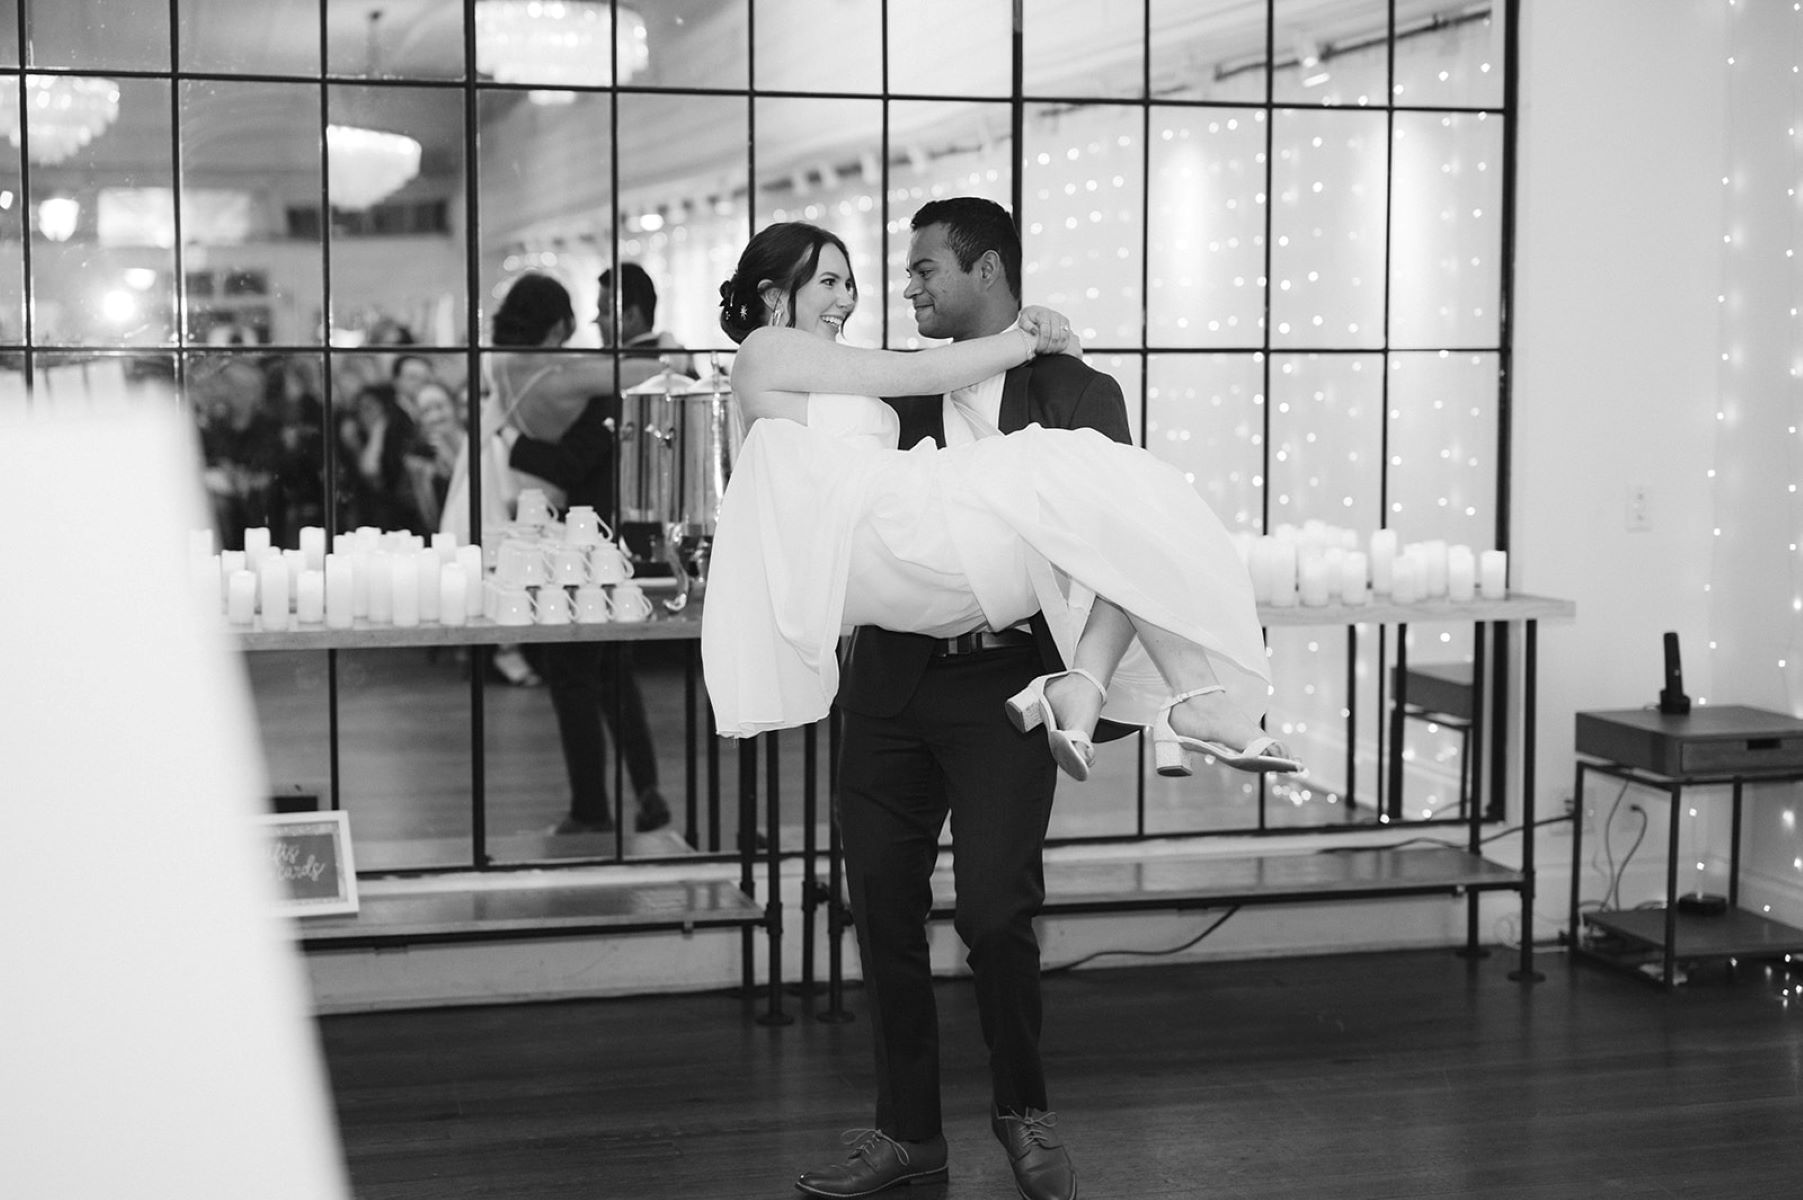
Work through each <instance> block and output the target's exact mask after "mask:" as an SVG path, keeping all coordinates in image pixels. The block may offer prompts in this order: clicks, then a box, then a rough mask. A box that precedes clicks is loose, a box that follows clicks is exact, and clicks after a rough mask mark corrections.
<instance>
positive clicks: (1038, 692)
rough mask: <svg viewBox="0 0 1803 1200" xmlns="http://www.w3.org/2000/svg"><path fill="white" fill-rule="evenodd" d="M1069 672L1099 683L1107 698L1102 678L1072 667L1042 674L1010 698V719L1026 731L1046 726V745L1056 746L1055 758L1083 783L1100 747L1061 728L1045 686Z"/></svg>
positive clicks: (1053, 755) (1060, 765) (1053, 752)
mask: <svg viewBox="0 0 1803 1200" xmlns="http://www.w3.org/2000/svg"><path fill="white" fill-rule="evenodd" d="M1066 675H1081V676H1082V677H1083V678H1085V679H1087V680H1089V682H1091V683H1093V684H1094V685H1095V688H1096V691H1098V692H1100V693H1101V694H1102V697H1103V698H1104V699H1106V698H1107V696H1108V689H1107V688H1106V687H1105V686H1103V684H1102V681H1101V680H1100V679H1097V678H1096V677H1095V676H1094V675H1091V674H1090V673H1089V672H1088V671H1085V670H1084V669H1083V668H1082V667H1072V668H1071V669H1070V670H1068V671H1058V672H1054V673H1053V674H1051V675H1041V676H1040V677H1039V678H1038V679H1035V680H1034V681H1033V682H1032V683H1029V684H1028V685H1027V686H1026V687H1024V688H1022V689H1021V690H1020V691H1019V692H1017V693H1016V694H1015V695H1014V696H1012V697H1010V698H1009V700H1008V721H1009V723H1010V724H1012V725H1013V726H1014V727H1015V728H1016V729H1018V730H1020V731H1021V732H1022V733H1027V732H1029V731H1030V730H1034V729H1038V728H1039V727H1040V726H1041V725H1044V726H1045V739H1046V744H1047V745H1049V746H1050V747H1051V749H1052V758H1053V760H1054V761H1055V762H1057V764H1058V766H1059V768H1060V769H1061V770H1063V772H1064V773H1065V774H1066V775H1069V776H1070V777H1071V778H1072V779H1075V780H1076V781H1077V782H1078V783H1082V782H1084V781H1085V780H1087V779H1088V778H1089V767H1090V764H1091V763H1093V762H1095V760H1096V748H1095V745H1094V743H1092V742H1091V741H1090V740H1089V738H1088V737H1087V736H1086V735H1084V734H1081V733H1077V732H1076V731H1075V730H1070V729H1060V728H1058V718H1057V715H1056V714H1054V713H1053V712H1052V702H1051V701H1050V700H1048V699H1046V694H1045V686H1046V684H1048V683H1050V682H1051V681H1052V680H1054V679H1059V678H1062V677H1063V676H1066Z"/></svg>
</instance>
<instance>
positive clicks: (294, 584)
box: [282, 550, 307, 608]
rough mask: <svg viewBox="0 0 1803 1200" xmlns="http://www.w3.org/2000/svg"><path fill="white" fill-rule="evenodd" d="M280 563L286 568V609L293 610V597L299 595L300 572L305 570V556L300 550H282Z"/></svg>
mask: <svg viewBox="0 0 1803 1200" xmlns="http://www.w3.org/2000/svg"><path fill="white" fill-rule="evenodd" d="M282 562H284V563H285V564H287V567H288V607H290V608H293V607H294V600H295V597H297V596H298V595H300V577H301V572H302V571H305V570H306V569H307V555H306V553H305V552H304V551H300V550H284V551H282Z"/></svg>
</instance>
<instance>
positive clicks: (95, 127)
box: [0, 75, 119, 166]
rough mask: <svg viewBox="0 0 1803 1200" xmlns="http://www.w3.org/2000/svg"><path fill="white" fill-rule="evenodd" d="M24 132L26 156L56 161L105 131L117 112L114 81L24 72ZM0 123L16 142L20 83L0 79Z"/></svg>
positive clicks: (44, 160) (7, 134) (8, 139)
mask: <svg viewBox="0 0 1803 1200" xmlns="http://www.w3.org/2000/svg"><path fill="white" fill-rule="evenodd" d="M25 111H26V114H27V119H26V127H25V133H26V134H28V135H29V136H30V138H31V161H32V162H34V163H40V164H43V165H46V166H49V165H52V164H55V163H60V162H62V161H64V160H65V159H67V158H69V157H70V156H72V155H73V154H74V153H75V152H76V151H77V150H80V149H81V148H82V147H84V146H86V145H87V144H88V143H89V142H91V141H93V140H94V139H95V138H97V137H99V136H100V135H101V134H102V133H105V132H106V129H107V127H108V126H109V125H111V124H112V123H113V121H114V120H115V119H117V117H118V116H119V85H118V84H117V83H114V82H113V81H112V80H110V79H99V78H95V77H92V76H84V75H27V76H26V77H25ZM0 125H3V126H4V127H5V129H6V139H7V141H9V142H11V143H12V144H13V145H14V146H15V147H16V146H18V145H19V143H20V141H21V140H22V139H21V137H20V130H19V89H18V86H17V85H16V84H14V83H10V82H9V83H6V84H4V85H0Z"/></svg>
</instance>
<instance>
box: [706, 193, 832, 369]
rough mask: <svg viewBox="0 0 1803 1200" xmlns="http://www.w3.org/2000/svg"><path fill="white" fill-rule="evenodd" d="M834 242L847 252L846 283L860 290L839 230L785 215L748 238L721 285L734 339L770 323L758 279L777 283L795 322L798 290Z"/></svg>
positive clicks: (725, 323)
mask: <svg viewBox="0 0 1803 1200" xmlns="http://www.w3.org/2000/svg"><path fill="white" fill-rule="evenodd" d="M824 246H836V247H838V250H839V253H841V254H843V255H845V286H846V287H847V288H849V289H850V291H851V294H852V295H854V296H855V295H857V294H858V282H857V280H856V279H854V278H853V277H852V274H851V252H850V251H848V250H846V248H845V243H844V242H842V241H840V240H839V238H838V236H837V235H835V234H831V233H828V232H827V231H826V230H824V229H822V228H820V227H819V226H818V225H809V224H808V223H807V222H805V221H783V222H781V223H779V224H776V225H770V226H767V227H765V228H764V229H762V230H760V231H759V232H758V234H757V236H756V237H754V238H752V239H751V241H749V242H748V243H746V245H745V252H744V253H743V254H741V255H739V265H738V268H737V269H736V270H734V271H733V273H732V278H731V279H728V280H727V281H726V282H725V283H723V284H721V285H720V328H721V329H723V330H725V331H726V336H727V337H729V338H731V339H732V340H733V341H734V342H735V343H736V342H742V341H744V340H745V339H746V338H747V337H749V336H750V335H751V331H752V330H754V329H761V328H763V327H764V326H765V325H768V324H770V321H771V313H770V306H769V305H768V304H766V303H765V302H764V295H763V292H762V291H760V290H759V288H758V284H759V283H760V282H762V283H763V284H765V286H766V287H778V288H781V289H782V290H783V293H784V294H785V295H786V296H787V297H788V301H789V302H788V304H787V305H785V306H784V307H785V308H786V309H787V310H788V316H787V321H788V323H789V324H794V322H795V315H794V314H795V293H796V292H797V291H798V290H799V289H800V288H801V285H802V284H804V283H806V282H807V281H808V280H810V279H812V278H814V272H815V271H816V270H818V269H819V267H820V250H821V248H822V247H824Z"/></svg>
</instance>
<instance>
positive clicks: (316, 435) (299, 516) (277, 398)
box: [269, 358, 326, 545]
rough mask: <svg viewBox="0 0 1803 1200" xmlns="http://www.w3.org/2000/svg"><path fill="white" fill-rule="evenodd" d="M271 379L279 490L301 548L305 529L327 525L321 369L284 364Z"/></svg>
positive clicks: (302, 361) (298, 361)
mask: <svg viewBox="0 0 1803 1200" xmlns="http://www.w3.org/2000/svg"><path fill="white" fill-rule="evenodd" d="M269 373H270V376H271V378H270V380H269V394H270V400H271V403H272V404H273V405H274V406H275V411H276V412H277V413H278V414H279V417H280V421H281V426H282V462H281V465H280V466H279V467H278V468H277V484H278V486H279V487H280V488H281V491H282V495H283V497H284V498H285V501H286V508H287V516H288V523H289V525H290V526H291V527H292V529H291V534H292V536H293V538H294V544H295V545H299V538H300V534H299V530H300V529H301V528H302V527H303V526H307V525H320V526H323V525H324V524H325V523H326V504H325V495H326V486H325V425H326V406H325V400H324V399H323V398H322V396H321V394H320V385H319V379H320V373H319V363H318V360H316V359H312V358H285V359H282V360H281V361H280V362H279V364H272V365H271V367H270V368H269ZM283 544H284V545H287V544H288V543H286V542H284V543H283Z"/></svg>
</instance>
